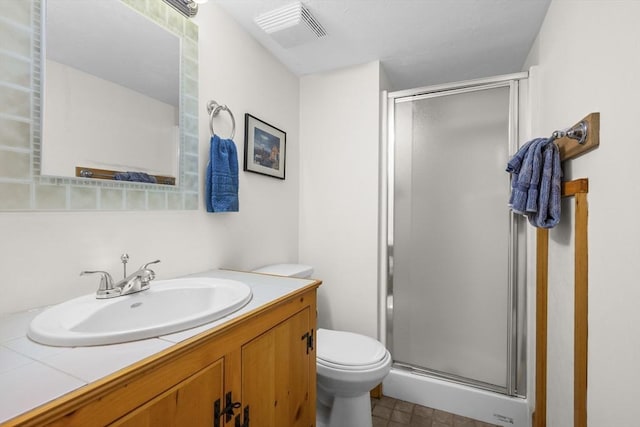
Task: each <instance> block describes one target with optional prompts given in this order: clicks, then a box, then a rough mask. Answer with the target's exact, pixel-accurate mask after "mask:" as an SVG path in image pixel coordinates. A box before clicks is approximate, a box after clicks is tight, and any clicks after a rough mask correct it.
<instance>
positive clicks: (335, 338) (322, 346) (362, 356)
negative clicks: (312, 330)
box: [316, 329, 389, 371]
mask: <svg viewBox="0 0 640 427" xmlns="http://www.w3.org/2000/svg"><path fill="white" fill-rule="evenodd" d="M316 338H317V343H318V345H317V353H316V359H317V363H318V364H319V365H323V366H326V367H328V368H334V369H340V370H347V371H364V370H370V369H374V368H376V367H378V366H380V365H382V364H384V363H385V362H386V358H387V357H388V354H389V353H388V352H387V349H386V348H384V346H383V345H382V344H381V343H380V342H379V341H376V340H374V339H373V338H370V337H367V336H365V335H360V334H355V333H352V332H346V331H333V330H328V329H318V331H317V333H316Z"/></svg>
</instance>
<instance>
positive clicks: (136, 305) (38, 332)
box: [27, 277, 251, 347]
mask: <svg viewBox="0 0 640 427" xmlns="http://www.w3.org/2000/svg"><path fill="white" fill-rule="evenodd" d="M250 300H251V288H249V286H247V285H246V284H244V283H242V282H238V281H235V280H226V279H214V278H207V277H197V278H184V279H173V280H158V281H154V282H152V283H151V288H150V289H149V290H146V291H143V292H138V293H135V294H130V295H125V296H121V297H116V298H110V299H96V297H95V295H94V294H91V295H85V296H82V297H79V298H75V299H72V300H69V301H66V302H64V303H62V304H59V305H56V306H53V307H51V308H48V309H47V310H45V311H43V312H42V313H40V314H39V315H38V316H36V317H35V318H34V319H33V320H32V321H31V324H30V325H29V331H28V333H27V335H28V336H29V338H31V339H32V340H34V341H37V342H39V343H42V344H47V345H55V346H64V347H76V346H88V345H102V344H115V343H121V342H126V341H135V340H140V339H144V338H151V337H157V336H160V335H166V334H170V333H173V332H178V331H182V330H184V329H189V328H193V327H195V326H199V325H203V324H205V323H208V322H212V321H214V320H216V319H219V318H221V317H224V316H226V315H228V314H230V313H233V312H234V311H236V310H238V309H240V308H242V307H243V306H244V305H246V304H247V303H248V302H249V301H250Z"/></svg>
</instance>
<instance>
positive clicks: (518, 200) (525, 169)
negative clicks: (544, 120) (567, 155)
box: [507, 138, 562, 228]
mask: <svg viewBox="0 0 640 427" xmlns="http://www.w3.org/2000/svg"><path fill="white" fill-rule="evenodd" d="M507 172H510V173H511V174H512V177H511V196H510V198H509V206H510V207H511V209H512V210H513V211H514V212H515V213H520V214H524V215H526V216H527V218H528V219H529V222H530V223H531V225H533V226H535V227H540V228H552V227H555V226H556V225H557V224H558V222H559V221H560V185H561V182H560V181H561V178H562V169H561V165H560V153H559V151H558V147H557V146H556V145H555V144H554V143H553V140H552V139H549V138H536V139H534V140H531V141H529V142H527V143H526V144H525V145H523V146H522V148H520V150H518V152H517V153H516V154H515V155H514V156H513V158H511V160H510V161H509V163H508V164H507Z"/></svg>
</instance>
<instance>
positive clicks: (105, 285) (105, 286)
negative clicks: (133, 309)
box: [80, 270, 114, 298]
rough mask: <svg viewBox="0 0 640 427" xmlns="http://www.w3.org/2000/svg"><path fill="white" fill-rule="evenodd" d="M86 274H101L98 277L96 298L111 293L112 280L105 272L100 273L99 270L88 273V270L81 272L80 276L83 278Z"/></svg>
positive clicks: (112, 289)
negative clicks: (98, 284)
mask: <svg viewBox="0 0 640 427" xmlns="http://www.w3.org/2000/svg"><path fill="white" fill-rule="evenodd" d="M86 274H101V276H100V286H98V291H97V292H96V295H97V297H98V298H100V297H104V296H106V295H108V294H111V293H113V291H114V288H113V278H112V277H111V275H110V274H109V273H107V272H106V271H101V270H96V271H89V270H85V271H81V272H80V275H81V276H84V275H86Z"/></svg>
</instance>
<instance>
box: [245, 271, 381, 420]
mask: <svg viewBox="0 0 640 427" xmlns="http://www.w3.org/2000/svg"><path fill="white" fill-rule="evenodd" d="M254 272H257V273H265V274H274V275H278V276H288V277H300V278H308V277H310V276H311V274H313V268H311V267H310V266H307V265H300V264H276V265H270V266H265V267H261V268H259V269H257V270H254ZM391 363H392V360H391V354H389V351H388V350H387V349H386V348H385V347H384V346H383V345H382V343H380V342H379V341H377V340H375V339H373V338H370V337H367V336H365V335H360V334H356V333H352V332H345V331H334V330H329V329H318V330H317V331H316V370H317V384H318V387H317V405H316V426H317V427H372V420H371V400H370V397H369V391H370V390H371V389H372V388H374V387H375V386H376V385H378V384H380V383H381V382H382V380H383V379H384V377H385V376H386V375H387V374H388V373H389V371H390V370H391Z"/></svg>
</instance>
